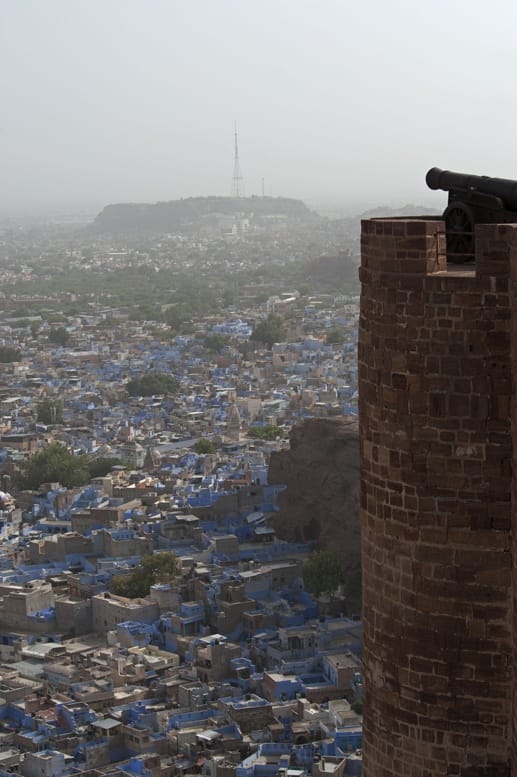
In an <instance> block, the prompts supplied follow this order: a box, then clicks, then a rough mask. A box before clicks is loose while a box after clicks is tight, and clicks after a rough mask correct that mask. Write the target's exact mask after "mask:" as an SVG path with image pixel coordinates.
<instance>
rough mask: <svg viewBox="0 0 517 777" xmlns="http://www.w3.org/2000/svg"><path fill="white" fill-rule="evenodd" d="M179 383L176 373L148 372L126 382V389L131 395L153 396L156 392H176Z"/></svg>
mask: <svg viewBox="0 0 517 777" xmlns="http://www.w3.org/2000/svg"><path fill="white" fill-rule="evenodd" d="M179 385H180V384H179V381H178V379H177V378H175V377H174V375H169V374H167V373H165V372H146V373H145V374H144V375H141V376H140V377H139V378H135V379H134V380H130V381H129V382H128V383H126V391H127V393H128V394H129V396H130V397H151V396H154V395H155V394H175V393H176V392H177V391H178V389H179Z"/></svg>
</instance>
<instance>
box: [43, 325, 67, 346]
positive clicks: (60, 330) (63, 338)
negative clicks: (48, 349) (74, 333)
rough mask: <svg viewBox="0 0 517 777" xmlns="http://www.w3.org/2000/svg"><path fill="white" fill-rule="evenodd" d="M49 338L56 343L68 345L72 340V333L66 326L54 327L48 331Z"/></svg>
mask: <svg viewBox="0 0 517 777" xmlns="http://www.w3.org/2000/svg"><path fill="white" fill-rule="evenodd" d="M48 339H49V340H50V342H51V343H54V344H55V345H66V344H67V343H68V341H69V340H70V335H69V334H68V332H67V331H66V329H65V327H64V326H58V327H53V328H52V329H51V330H50V331H49V333H48Z"/></svg>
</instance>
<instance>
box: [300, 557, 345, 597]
mask: <svg viewBox="0 0 517 777" xmlns="http://www.w3.org/2000/svg"><path fill="white" fill-rule="evenodd" d="M302 575H303V582H304V584H305V586H306V588H308V590H309V591H310V592H311V593H313V594H314V595H315V596H321V595H322V594H328V595H332V594H333V593H334V592H335V591H336V589H337V587H338V585H339V584H340V582H341V561H340V558H339V556H338V554H337V553H336V551H335V550H333V549H332V548H328V549H326V550H318V551H316V553H313V554H312V556H311V557H310V558H308V559H307V560H306V561H304V563H303V567H302Z"/></svg>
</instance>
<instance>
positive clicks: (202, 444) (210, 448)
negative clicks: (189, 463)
mask: <svg viewBox="0 0 517 777" xmlns="http://www.w3.org/2000/svg"><path fill="white" fill-rule="evenodd" d="M194 450H195V451H196V453H199V454H203V453H215V452H216V450H217V448H216V445H215V443H214V442H212V440H207V439H206V437H200V438H199V440H198V441H197V442H196V444H195V445H194Z"/></svg>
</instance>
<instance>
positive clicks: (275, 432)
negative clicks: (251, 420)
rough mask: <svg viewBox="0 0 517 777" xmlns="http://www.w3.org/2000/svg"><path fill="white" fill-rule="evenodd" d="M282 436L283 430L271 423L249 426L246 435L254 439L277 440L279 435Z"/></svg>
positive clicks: (283, 434)
mask: <svg viewBox="0 0 517 777" xmlns="http://www.w3.org/2000/svg"><path fill="white" fill-rule="evenodd" d="M284 436H285V432H284V430H283V429H280V428H279V427H278V426H274V425H273V424H266V425H265V426H250V428H249V429H248V437H253V438H254V439H256V440H277V439H278V438H279V437H284Z"/></svg>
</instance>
